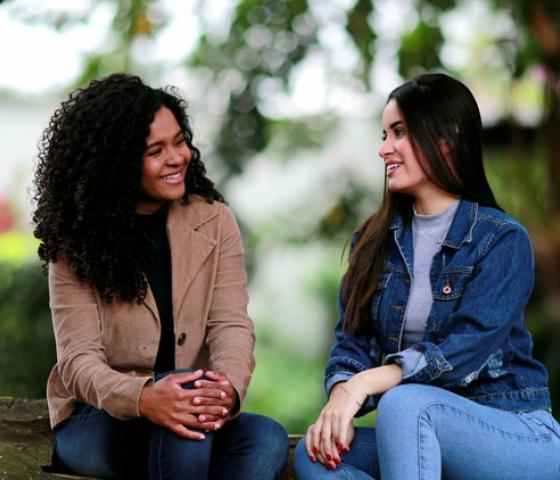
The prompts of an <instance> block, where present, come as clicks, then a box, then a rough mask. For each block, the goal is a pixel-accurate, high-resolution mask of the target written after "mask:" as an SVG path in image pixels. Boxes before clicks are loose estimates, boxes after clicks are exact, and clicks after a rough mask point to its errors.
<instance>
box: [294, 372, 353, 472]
mask: <svg viewBox="0 0 560 480" xmlns="http://www.w3.org/2000/svg"><path fill="white" fill-rule="evenodd" d="M344 406H348V407H349V409H350V412H349V414H348V415H341V412H340V410H341V408H342V409H343V410H344ZM354 410H357V409H356V408H355V406H353V405H351V404H349V398H348V393H347V392H345V391H344V390H343V388H342V384H340V383H339V384H337V385H335V386H334V387H333V389H332V390H331V394H330V396H329V401H328V402H327V404H326V405H325V407H324V408H323V410H321V413H320V415H319V417H318V418H317V420H316V421H315V423H314V424H313V425H311V426H310V427H309V428H308V429H307V434H306V436H305V447H306V450H307V454H308V455H309V457H310V458H311V460H312V461H314V462H315V461H316V460H319V462H321V463H322V464H323V465H325V467H326V468H328V469H330V470H334V469H335V468H336V465H338V464H340V462H341V460H340V454H341V453H342V452H344V451H349V450H350V447H349V446H350V444H351V443H352V440H353V439H354V424H353V423H352V420H353V416H354V413H355V412H354Z"/></svg>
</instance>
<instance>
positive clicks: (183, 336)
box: [177, 332, 187, 346]
mask: <svg viewBox="0 0 560 480" xmlns="http://www.w3.org/2000/svg"><path fill="white" fill-rule="evenodd" d="M186 339H187V334H186V333H185V332H181V334H180V335H179V337H177V345H179V346H180V345H183V343H185V340H186Z"/></svg>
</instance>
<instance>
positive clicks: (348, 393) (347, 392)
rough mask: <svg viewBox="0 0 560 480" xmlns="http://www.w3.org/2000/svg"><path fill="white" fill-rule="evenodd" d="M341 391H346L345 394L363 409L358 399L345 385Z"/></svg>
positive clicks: (341, 386)
mask: <svg viewBox="0 0 560 480" xmlns="http://www.w3.org/2000/svg"><path fill="white" fill-rule="evenodd" d="M340 389H341V390H344V392H345V393H346V395H348V396H349V397H350V398H351V399H352V400H354V401H355V402H356V405H358V407H360V408H362V404H361V403H360V402H358V400H357V399H356V397H355V396H354V395H352V394H351V393H350V392H349V391H348V390H347V388H346V387H345V386H344V385H340Z"/></svg>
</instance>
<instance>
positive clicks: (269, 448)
mask: <svg viewBox="0 0 560 480" xmlns="http://www.w3.org/2000/svg"><path fill="white" fill-rule="evenodd" d="M244 415H250V416H251V417H253V421H252V422H251V423H252V430H253V435H254V437H255V445H256V446H257V447H258V448H259V449H260V450H262V451H264V452H266V453H267V454H271V455H272V454H273V455H274V456H276V457H278V458H280V457H281V458H283V459H285V458H287V456H288V450H289V440H288V432H287V431H286V429H285V428H284V427H283V426H282V425H281V424H280V423H278V422H277V421H275V420H272V419H271V418H268V417H264V416H262V415H255V414H250V413H245V414H244Z"/></svg>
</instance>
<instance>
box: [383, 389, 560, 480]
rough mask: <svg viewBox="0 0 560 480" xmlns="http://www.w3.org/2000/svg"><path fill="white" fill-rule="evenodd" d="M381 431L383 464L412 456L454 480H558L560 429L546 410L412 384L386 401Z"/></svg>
mask: <svg viewBox="0 0 560 480" xmlns="http://www.w3.org/2000/svg"><path fill="white" fill-rule="evenodd" d="M377 427H378V431H379V432H381V434H382V437H383V438H378V441H379V444H380V446H382V447H383V448H381V449H380V450H381V451H380V455H381V456H382V457H383V458H382V459H381V462H382V463H384V462H385V458H384V456H385V455H388V456H389V457H391V456H392V457H394V461H395V462H401V463H402V462H403V461H404V459H403V457H407V455H408V454H407V453H406V452H409V453H410V454H411V455H412V456H411V457H409V460H410V461H417V462H419V463H420V465H418V467H419V469H420V471H436V468H435V467H437V465H436V464H438V465H440V466H441V472H442V476H443V478H445V479H449V480H460V479H464V478H469V479H471V480H508V479H511V480H552V479H556V478H558V474H559V468H560V430H559V426H558V424H557V422H556V421H555V420H554V419H553V417H552V415H551V414H550V413H549V412H546V411H537V412H531V413H517V412H509V411H504V410H498V409H495V408H491V407H487V406H484V405H480V404H478V403H476V402H474V401H472V400H469V399H467V398H464V397H461V396H460V395H456V394H454V393H452V392H449V391H447V390H444V389H441V388H437V387H433V386H429V385H414V384H410V385H401V386H399V387H395V388H393V389H391V390H389V391H388V392H387V393H386V394H385V395H384V396H383V397H382V399H381V403H380V406H379V411H378V424H377ZM395 437H396V438H397V439H399V440H396V438H395ZM388 439H389V441H388ZM391 445H392V446H391ZM407 458H408V457H407ZM414 459H415V460H414ZM405 462H406V461H405ZM437 468H439V467H437ZM403 478H404V477H403Z"/></svg>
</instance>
